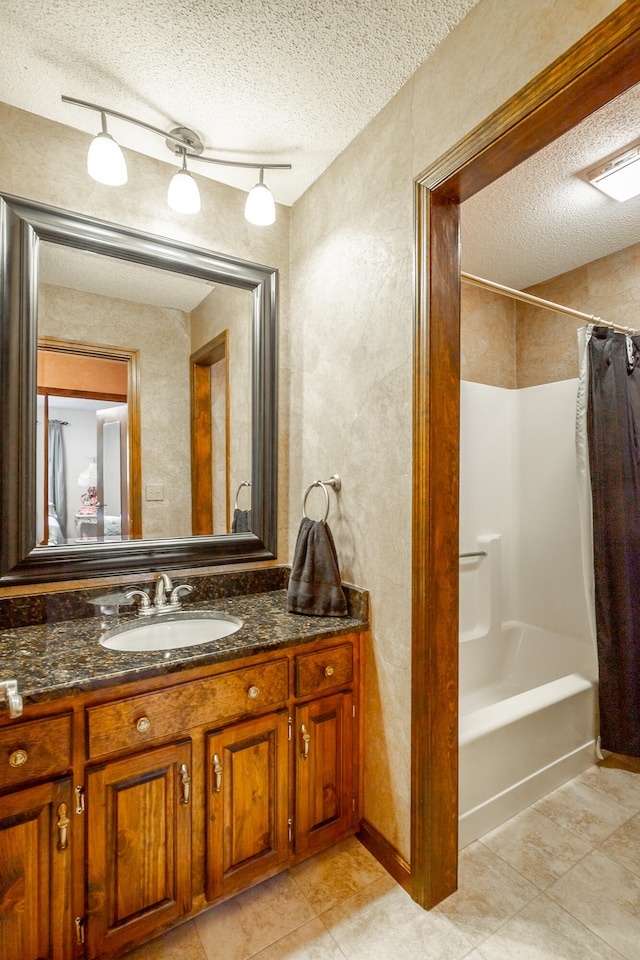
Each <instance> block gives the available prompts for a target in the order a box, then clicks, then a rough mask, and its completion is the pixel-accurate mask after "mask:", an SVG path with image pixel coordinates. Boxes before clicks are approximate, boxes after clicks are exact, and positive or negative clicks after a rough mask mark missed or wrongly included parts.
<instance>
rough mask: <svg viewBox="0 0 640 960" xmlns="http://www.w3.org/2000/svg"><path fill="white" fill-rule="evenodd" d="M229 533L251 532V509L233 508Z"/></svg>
mask: <svg viewBox="0 0 640 960" xmlns="http://www.w3.org/2000/svg"><path fill="white" fill-rule="evenodd" d="M231 533H251V510H238V508H237V507H236V508H235V510H234V511H233V520H232V521H231Z"/></svg>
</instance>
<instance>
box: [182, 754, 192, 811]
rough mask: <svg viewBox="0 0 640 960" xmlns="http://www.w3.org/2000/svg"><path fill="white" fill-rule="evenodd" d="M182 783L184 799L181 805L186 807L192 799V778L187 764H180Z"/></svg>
mask: <svg viewBox="0 0 640 960" xmlns="http://www.w3.org/2000/svg"><path fill="white" fill-rule="evenodd" d="M180 781H181V783H182V799H181V800H180V803H181V804H182V806H183V807H186V806H187V804H188V803H189V800H190V799H191V777H190V776H189V767H188V766H187V765H186V763H181V764H180Z"/></svg>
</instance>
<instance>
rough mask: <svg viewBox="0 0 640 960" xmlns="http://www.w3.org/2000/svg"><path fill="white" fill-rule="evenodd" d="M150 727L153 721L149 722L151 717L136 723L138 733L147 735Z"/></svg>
mask: <svg viewBox="0 0 640 960" xmlns="http://www.w3.org/2000/svg"><path fill="white" fill-rule="evenodd" d="M150 726H151V720H149V717H140V719H139V720H138V721H137V722H136V730H137V731H138V733H146V732H147V730H148V729H149V727H150Z"/></svg>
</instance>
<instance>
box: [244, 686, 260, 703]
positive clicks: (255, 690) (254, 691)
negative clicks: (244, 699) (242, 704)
mask: <svg viewBox="0 0 640 960" xmlns="http://www.w3.org/2000/svg"><path fill="white" fill-rule="evenodd" d="M247 696H248V697H249V699H250V700H257V698H258V697H259V696H260V687H249V689H248V690H247Z"/></svg>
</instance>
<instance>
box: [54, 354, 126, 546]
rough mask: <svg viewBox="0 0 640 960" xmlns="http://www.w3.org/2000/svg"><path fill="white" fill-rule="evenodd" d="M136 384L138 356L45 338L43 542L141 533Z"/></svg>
mask: <svg viewBox="0 0 640 960" xmlns="http://www.w3.org/2000/svg"><path fill="white" fill-rule="evenodd" d="M136 383H137V352H136V351H131V352H127V351H123V350H120V349H116V348H110V347H103V346H95V345H92V344H81V343H72V342H67V341H56V340H54V339H52V338H42V339H41V340H39V342H38V380H37V384H38V387H37V390H38V396H37V439H38V445H37V461H36V482H37V489H38V498H37V543H38V544H39V545H41V546H58V545H63V544H71V543H73V544H82V543H95V542H97V541H100V542H104V541H121V540H129V539H133V538H136V537H137V538H139V537H140V536H141V517H140V506H139V487H140V481H139V477H140V463H139V460H140V454H139V443H138V442H136V437H137V436H139V410H138V408H137V390H136V389H135V385H136ZM132 386H133V388H132Z"/></svg>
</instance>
